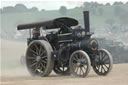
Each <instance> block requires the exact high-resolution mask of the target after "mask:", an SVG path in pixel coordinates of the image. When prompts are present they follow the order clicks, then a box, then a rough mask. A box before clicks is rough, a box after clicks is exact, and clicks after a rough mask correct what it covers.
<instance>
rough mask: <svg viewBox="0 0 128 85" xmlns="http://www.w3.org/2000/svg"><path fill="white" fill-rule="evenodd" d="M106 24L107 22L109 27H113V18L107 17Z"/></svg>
mask: <svg viewBox="0 0 128 85" xmlns="http://www.w3.org/2000/svg"><path fill="white" fill-rule="evenodd" d="M105 23H106V24H108V25H109V26H110V27H113V25H114V24H115V20H113V19H107V20H106V21H105Z"/></svg>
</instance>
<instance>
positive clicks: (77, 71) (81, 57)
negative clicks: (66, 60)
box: [70, 50, 90, 77]
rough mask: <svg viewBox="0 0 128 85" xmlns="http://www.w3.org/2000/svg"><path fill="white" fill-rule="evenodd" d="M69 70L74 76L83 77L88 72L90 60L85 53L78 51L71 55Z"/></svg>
mask: <svg viewBox="0 0 128 85" xmlns="http://www.w3.org/2000/svg"><path fill="white" fill-rule="evenodd" d="M70 68H71V71H72V73H73V74H74V76H76V77H85V76H87V74H88V73H89V71H90V60H89V57H88V56H87V55H85V52H84V51H82V50H79V51H77V52H75V53H73V54H72V56H71V59H70Z"/></svg>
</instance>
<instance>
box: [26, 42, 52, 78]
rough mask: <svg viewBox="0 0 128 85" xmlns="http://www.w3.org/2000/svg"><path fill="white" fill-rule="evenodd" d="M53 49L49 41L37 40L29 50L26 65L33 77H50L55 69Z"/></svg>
mask: <svg viewBox="0 0 128 85" xmlns="http://www.w3.org/2000/svg"><path fill="white" fill-rule="evenodd" d="M52 51H53V50H52V47H51V46H50V44H49V43H48V42H47V41H44V40H35V41H33V42H32V43H31V44H30V45H29V46H28V49H27V52H26V65H27V68H28V70H29V72H30V73H31V74H32V75H34V76H35V75H39V76H48V75H49V74H50V72H51V71H52V69H53V65H54V61H53V60H52V59H51V52H52Z"/></svg>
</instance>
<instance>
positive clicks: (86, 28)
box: [83, 11, 90, 32]
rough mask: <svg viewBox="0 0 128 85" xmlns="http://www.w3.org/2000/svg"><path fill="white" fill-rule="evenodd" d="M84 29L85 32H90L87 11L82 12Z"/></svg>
mask: <svg viewBox="0 0 128 85" xmlns="http://www.w3.org/2000/svg"><path fill="white" fill-rule="evenodd" d="M83 15H84V27H85V32H90V24H89V11H84V12H83Z"/></svg>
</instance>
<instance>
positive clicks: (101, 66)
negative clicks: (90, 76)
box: [93, 49, 113, 75]
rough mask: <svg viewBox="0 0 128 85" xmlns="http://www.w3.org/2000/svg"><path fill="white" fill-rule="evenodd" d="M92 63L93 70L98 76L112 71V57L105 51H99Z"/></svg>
mask: <svg viewBox="0 0 128 85" xmlns="http://www.w3.org/2000/svg"><path fill="white" fill-rule="evenodd" d="M94 63H95V65H93V70H94V71H95V72H96V73H97V74H98V75H107V74H108V73H109V72H110V71H111V70H112V65H113V60H112V56H111V54H110V53H109V52H108V51H107V50H105V49H101V50H99V55H97V56H96V58H95V61H94Z"/></svg>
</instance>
